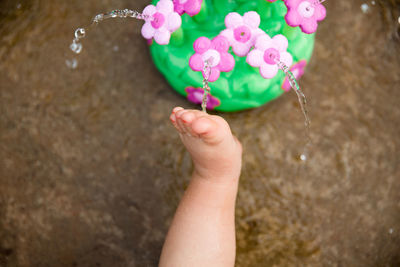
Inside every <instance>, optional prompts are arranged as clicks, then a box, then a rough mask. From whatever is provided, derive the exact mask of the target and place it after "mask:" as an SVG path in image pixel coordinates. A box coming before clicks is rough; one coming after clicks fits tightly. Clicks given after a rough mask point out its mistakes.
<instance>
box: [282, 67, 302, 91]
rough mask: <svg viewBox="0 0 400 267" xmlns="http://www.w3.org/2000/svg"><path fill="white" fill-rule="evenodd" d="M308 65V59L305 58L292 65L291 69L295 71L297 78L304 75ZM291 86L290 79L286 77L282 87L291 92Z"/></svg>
mask: <svg viewBox="0 0 400 267" xmlns="http://www.w3.org/2000/svg"><path fill="white" fill-rule="evenodd" d="M306 65H307V61H305V60H304V59H303V60H300V61H299V62H297V63H296V64H294V65H293V66H292V67H290V71H291V72H292V73H293V75H294V77H295V78H296V80H297V79H299V78H300V77H301V76H303V74H304V69H305V67H306ZM291 88H292V87H291V86H290V83H289V80H288V78H287V77H286V78H285V80H284V81H283V84H282V89H283V90H285V91H286V92H289V91H290V89H291Z"/></svg>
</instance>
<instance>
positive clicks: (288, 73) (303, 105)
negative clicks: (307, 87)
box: [276, 60, 311, 161]
mask: <svg viewBox="0 0 400 267" xmlns="http://www.w3.org/2000/svg"><path fill="white" fill-rule="evenodd" d="M276 62H277V65H278V67H279V69H281V70H282V71H283V72H284V73H285V75H286V77H287V78H288V80H289V84H290V86H291V87H292V89H293V91H294V92H295V93H296V95H297V98H298V100H299V103H300V107H301V111H302V112H303V115H304V119H305V120H304V125H305V127H306V138H307V142H306V144H305V146H304V150H303V153H302V154H301V155H300V160H302V161H306V160H307V158H308V148H309V146H310V145H311V136H310V124H311V121H310V118H309V117H308V111H307V99H306V96H305V95H304V93H303V91H301V89H300V86H299V84H298V83H297V81H296V78H295V77H294V75H293V73H292V72H291V71H290V70H289V67H288V66H286V64H285V63H283V62H281V61H279V60H277V61H276Z"/></svg>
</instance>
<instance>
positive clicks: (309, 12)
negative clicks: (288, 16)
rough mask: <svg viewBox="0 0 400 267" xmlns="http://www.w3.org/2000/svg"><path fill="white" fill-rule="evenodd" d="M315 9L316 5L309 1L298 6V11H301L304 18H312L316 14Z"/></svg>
mask: <svg viewBox="0 0 400 267" xmlns="http://www.w3.org/2000/svg"><path fill="white" fill-rule="evenodd" d="M314 11H315V7H314V5H313V4H312V3H310V2H308V1H303V2H301V3H300V5H299V7H298V8H297V12H299V14H300V15H301V16H302V17H303V18H311V17H312V16H313V15H314Z"/></svg>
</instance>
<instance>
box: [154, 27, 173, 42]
mask: <svg viewBox="0 0 400 267" xmlns="http://www.w3.org/2000/svg"><path fill="white" fill-rule="evenodd" d="M170 38H171V33H170V32H169V31H167V30H163V31H160V30H158V31H156V32H155V34H154V40H155V41H156V42H157V44H160V45H166V44H168V43H169V39H170Z"/></svg>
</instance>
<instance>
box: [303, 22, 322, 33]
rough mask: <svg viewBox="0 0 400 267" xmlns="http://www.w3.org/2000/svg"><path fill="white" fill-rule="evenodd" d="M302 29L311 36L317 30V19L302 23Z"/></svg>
mask: <svg viewBox="0 0 400 267" xmlns="http://www.w3.org/2000/svg"><path fill="white" fill-rule="evenodd" d="M300 28H301V30H302V31H303V32H304V33H308V34H311V33H314V32H315V31H316V30H317V28H318V23H317V21H316V20H315V19H307V20H304V21H303V22H302V24H301V25H300Z"/></svg>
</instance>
